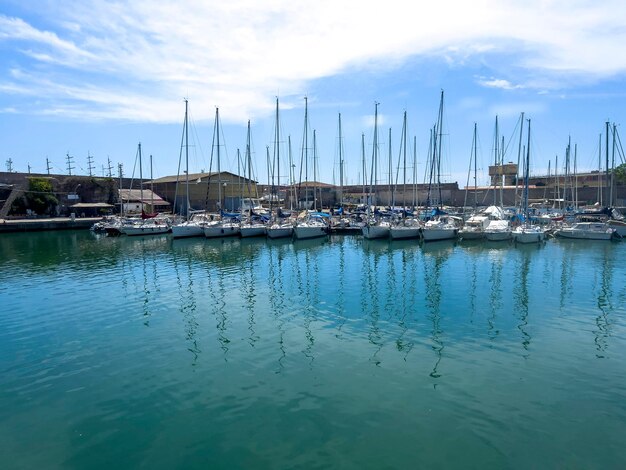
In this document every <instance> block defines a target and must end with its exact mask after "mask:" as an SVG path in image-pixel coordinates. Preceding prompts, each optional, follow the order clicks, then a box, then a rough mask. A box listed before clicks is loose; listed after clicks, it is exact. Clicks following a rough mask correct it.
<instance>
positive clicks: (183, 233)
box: [172, 100, 208, 238]
mask: <svg viewBox="0 0 626 470" xmlns="http://www.w3.org/2000/svg"><path fill="white" fill-rule="evenodd" d="M188 110H189V102H188V101H187V100H185V121H184V124H183V131H184V139H185V220H184V221H183V222H180V223H178V224H174V225H173V226H172V235H173V237H174V238H188V237H201V236H203V235H204V224H205V223H206V222H207V221H208V218H207V214H206V211H190V210H189V206H190V202H189V119H188V116H189V114H188Z"/></svg>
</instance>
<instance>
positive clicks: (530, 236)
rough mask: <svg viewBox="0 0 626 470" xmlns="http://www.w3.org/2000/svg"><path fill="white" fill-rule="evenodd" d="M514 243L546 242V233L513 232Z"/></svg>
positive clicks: (532, 231)
mask: <svg viewBox="0 0 626 470" xmlns="http://www.w3.org/2000/svg"><path fill="white" fill-rule="evenodd" d="M512 236H513V241H514V242H515V243H541V242H542V241H544V240H545V236H546V235H545V232H544V231H543V230H541V231H535V230H522V231H515V230H514V231H513V233H512Z"/></svg>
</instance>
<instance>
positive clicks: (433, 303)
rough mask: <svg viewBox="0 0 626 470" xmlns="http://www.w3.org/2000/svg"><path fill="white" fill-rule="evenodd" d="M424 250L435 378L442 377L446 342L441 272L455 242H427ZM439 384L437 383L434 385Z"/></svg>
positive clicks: (427, 306)
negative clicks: (441, 364) (443, 324)
mask: <svg viewBox="0 0 626 470" xmlns="http://www.w3.org/2000/svg"><path fill="white" fill-rule="evenodd" d="M423 250H424V255H425V256H424V287H425V289H426V299H425V301H426V308H427V309H428V311H429V312H430V313H429V318H430V321H431V324H432V328H431V342H432V346H431V348H432V349H433V351H435V355H436V360H435V364H434V365H433V368H432V370H431V372H430V374H429V375H430V377H432V378H433V379H439V378H441V376H442V374H441V372H440V371H439V366H440V363H441V360H442V358H443V350H444V348H445V343H444V341H443V336H444V332H443V329H442V327H441V301H442V297H443V291H442V286H441V273H442V269H443V267H444V265H445V263H446V261H447V259H448V257H449V256H450V255H451V254H452V253H453V251H454V243H452V242H449V241H441V242H431V243H425V244H424V246H423ZM436 385H437V384H436V383H435V384H434V386H436Z"/></svg>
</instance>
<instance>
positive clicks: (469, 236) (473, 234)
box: [459, 230, 485, 240]
mask: <svg viewBox="0 0 626 470" xmlns="http://www.w3.org/2000/svg"><path fill="white" fill-rule="evenodd" d="M459 237H460V238H462V239H463V240H482V239H483V238H485V232H483V231H482V230H467V231H463V230H460V231H459Z"/></svg>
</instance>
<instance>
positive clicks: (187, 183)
mask: <svg viewBox="0 0 626 470" xmlns="http://www.w3.org/2000/svg"><path fill="white" fill-rule="evenodd" d="M188 104H189V102H188V101H187V99H186V98H185V185H186V188H187V189H186V192H185V194H186V197H187V204H185V219H187V220H189V128H188V127H187V126H188V125H189V121H188V120H187V119H188V118H187V111H188Z"/></svg>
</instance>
